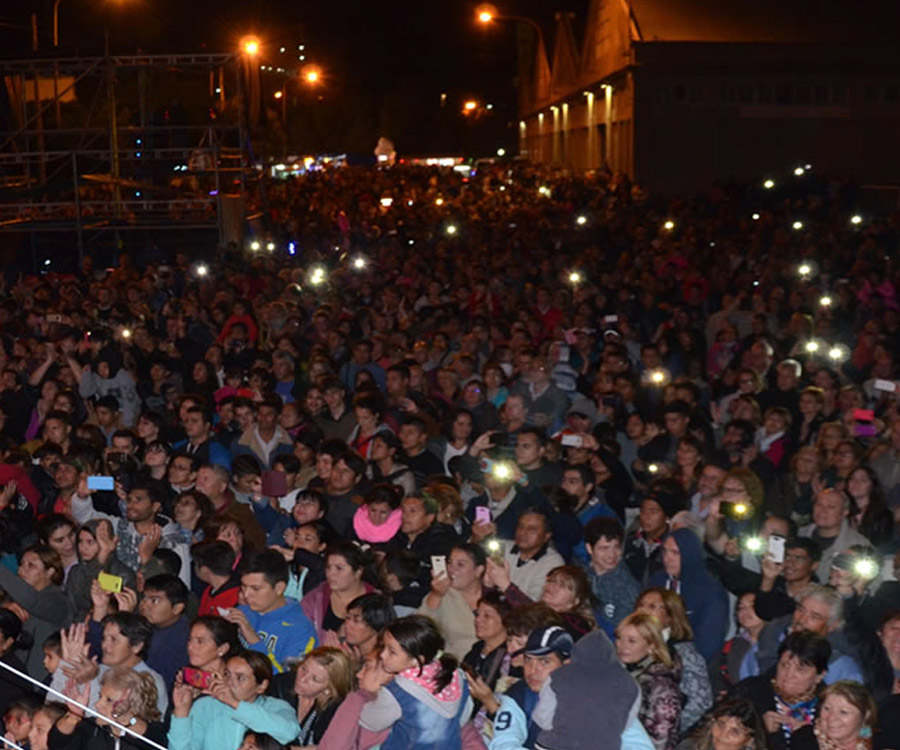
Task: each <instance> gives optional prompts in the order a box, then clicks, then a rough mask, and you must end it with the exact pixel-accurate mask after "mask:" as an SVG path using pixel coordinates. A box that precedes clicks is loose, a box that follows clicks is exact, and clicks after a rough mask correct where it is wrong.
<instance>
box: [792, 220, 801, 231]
mask: <svg viewBox="0 0 900 750" xmlns="http://www.w3.org/2000/svg"><path fill="white" fill-rule="evenodd" d="M791 229H793V230H795V231H800V230H801V229H803V222H802V221H795V222H794V223H793V224H791Z"/></svg>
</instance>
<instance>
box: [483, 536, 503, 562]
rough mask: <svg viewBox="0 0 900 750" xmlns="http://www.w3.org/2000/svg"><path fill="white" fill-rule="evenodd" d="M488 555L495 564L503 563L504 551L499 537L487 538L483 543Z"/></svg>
mask: <svg viewBox="0 0 900 750" xmlns="http://www.w3.org/2000/svg"><path fill="white" fill-rule="evenodd" d="M485 547H487V552H488V555H489V556H490V558H491V560H493V561H494V562H495V563H497V565H503V555H504V552H505V549H504V546H503V542H501V541H500V540H499V539H489V540H488V541H487V543H486V544H485Z"/></svg>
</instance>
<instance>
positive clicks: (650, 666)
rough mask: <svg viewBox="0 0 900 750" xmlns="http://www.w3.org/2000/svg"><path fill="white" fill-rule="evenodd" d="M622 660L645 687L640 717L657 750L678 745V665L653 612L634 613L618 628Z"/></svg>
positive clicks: (619, 649) (617, 636) (641, 686)
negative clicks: (652, 614) (676, 743)
mask: <svg viewBox="0 0 900 750" xmlns="http://www.w3.org/2000/svg"><path fill="white" fill-rule="evenodd" d="M616 651H617V652H618V654H619V660H620V661H621V662H622V664H624V665H625V668H626V669H627V670H628V671H629V672H630V673H631V676H632V677H634V679H635V680H636V681H637V684H638V686H639V687H640V689H641V706H640V709H639V710H638V718H639V719H640V722H641V724H643V725H644V729H646V730H647V734H649V735H650V739H651V740H652V741H653V746H654V747H655V748H656V750H671V749H672V748H674V747H675V740H676V739H677V737H678V733H679V727H680V724H681V691H680V690H679V689H678V678H679V673H678V668H677V666H676V663H675V660H674V659H673V658H672V655H671V654H670V653H669V649H668V648H667V647H666V644H665V641H664V640H663V637H662V632H661V631H660V628H659V624H658V623H657V621H656V619H655V618H654V617H652V616H651V615H647V614H644V613H642V612H632V613H631V614H630V615H628V617H626V618H625V619H624V620H622V622H620V623H619V627H617V628H616Z"/></svg>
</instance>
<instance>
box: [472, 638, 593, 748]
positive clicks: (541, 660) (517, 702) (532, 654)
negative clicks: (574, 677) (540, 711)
mask: <svg viewBox="0 0 900 750" xmlns="http://www.w3.org/2000/svg"><path fill="white" fill-rule="evenodd" d="M574 645H575V644H574V641H573V640H572V636H571V635H569V632H568V631H567V630H565V628H561V627H559V626H558V625H551V626H549V627H546V628H539V629H538V630H532V631H531V633H529V635H528V641H527V642H526V643H525V648H524V649H522V652H521V653H522V654H523V655H524V657H525V667H524V679H522V680H519V681H518V682H516V683H515V684H514V685H512V686H511V687H510V688H509V690H507V691H506V693H504V694H503V695H502V696H500V708H498V709H497V712H496V714H495V715H494V736H493V739H492V740H491V743H490V745H489V749H490V750H520V749H521V748H533V747H534V746H535V742H536V741H537V737H538V734H539V733H540V727H539V726H538V725H537V724H536V723H535V721H534V718H533V716H532V714H533V713H534V709H535V708H536V707H537V703H538V696H539V694H540V692H541V688H542V687H543V686H544V683H545V682H546V681H547V678H548V677H549V676H550V675H551V674H552V673H553V672H554V671H555V670H557V669H559V668H560V667H561V666H562V665H563V664H566V663H567V662H568V661H569V659H570V657H571V656H572V648H573V646H574ZM517 653H518V652H517ZM516 655H517V654H513V656H516Z"/></svg>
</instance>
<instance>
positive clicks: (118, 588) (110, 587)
mask: <svg viewBox="0 0 900 750" xmlns="http://www.w3.org/2000/svg"><path fill="white" fill-rule="evenodd" d="M97 583H99V584H100V588H101V589H103V590H104V591H106V592H107V593H109V594H119V593H121V592H122V576H114V575H113V574H112V573H100V574H99V575H98V576H97Z"/></svg>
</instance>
